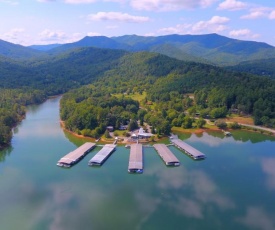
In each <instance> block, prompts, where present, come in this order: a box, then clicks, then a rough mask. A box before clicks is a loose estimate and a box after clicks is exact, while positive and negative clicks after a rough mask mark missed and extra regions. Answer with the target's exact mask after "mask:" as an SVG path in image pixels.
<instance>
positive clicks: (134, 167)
mask: <svg viewBox="0 0 275 230" xmlns="http://www.w3.org/2000/svg"><path fill="white" fill-rule="evenodd" d="M128 172H129V173H143V154H142V144H131V149H130V157H129V166H128Z"/></svg>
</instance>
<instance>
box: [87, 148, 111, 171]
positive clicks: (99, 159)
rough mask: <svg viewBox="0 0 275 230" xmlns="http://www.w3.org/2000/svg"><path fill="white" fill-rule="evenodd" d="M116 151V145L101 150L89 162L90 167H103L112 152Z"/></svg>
mask: <svg viewBox="0 0 275 230" xmlns="http://www.w3.org/2000/svg"><path fill="white" fill-rule="evenodd" d="M115 150H116V145H114V144H106V145H104V146H103V148H102V149H101V150H99V152H98V153H97V154H96V155H95V156H94V157H93V158H92V159H91V160H90V161H89V163H88V165H89V166H92V165H102V164H103V163H104V162H105V161H106V160H107V158H108V157H109V156H110V155H111V153H112V152H114V151H115Z"/></svg>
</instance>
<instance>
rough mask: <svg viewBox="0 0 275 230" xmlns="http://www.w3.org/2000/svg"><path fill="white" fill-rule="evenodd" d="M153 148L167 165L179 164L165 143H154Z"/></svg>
mask: <svg viewBox="0 0 275 230" xmlns="http://www.w3.org/2000/svg"><path fill="white" fill-rule="evenodd" d="M154 148H155V149H156V151H157V153H158V154H159V156H160V157H161V158H162V160H163V161H164V162H165V164H166V165H167V166H179V165H180V161H179V160H178V158H176V157H175V155H174V154H173V153H172V152H171V150H170V149H169V148H168V147H167V146H166V145H165V144H154Z"/></svg>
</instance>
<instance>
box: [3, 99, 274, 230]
mask: <svg viewBox="0 0 275 230" xmlns="http://www.w3.org/2000/svg"><path fill="white" fill-rule="evenodd" d="M59 99H60V98H55V99H50V100H48V101H46V102H45V103H43V104H42V105H39V106H32V107H29V109H28V112H27V118H26V119H25V120H24V121H23V122H22V123H21V124H20V125H19V126H18V127H17V128H16V129H15V134H14V138H13V140H12V147H11V148H9V149H7V150H5V151H2V152H0V177H1V178H0V229H3V230H9V229H20V230H25V229H26V230H30V229H31V230H32V229H39V230H40V229H51V230H61V229H66V230H75V229H81V230H85V229H96V230H97V229H102V230H105V229H122V230H123V229H125V230H126V229H150V230H152V229H156V230H160V229H187V230H189V229H190V230H191V229H192V230H201V229H209V230H215V229H223V230H232V229H234V230H239V229H240V230H245V229H263V230H274V229H275V218H274V216H275V205H274V204H275V138H273V137H268V136H264V135H261V134H256V133H249V132H244V131H235V132H233V136H232V137H224V136H223V135H222V134H221V133H219V132H213V133H204V134H203V135H200V136H196V135H180V138H182V139H185V141H186V142H187V143H189V144H190V145H192V146H194V147H195V148H197V149H199V150H200V151H201V152H203V153H205V154H206V156H207V158H206V159H205V160H203V161H193V160H192V159H191V158H189V157H187V156H186V155H185V154H183V153H182V152H181V151H179V150H178V149H176V148H174V147H170V149H171V150H172V152H173V153H174V154H175V155H176V157H177V158H178V159H179V160H180V161H181V166H180V167H176V168H168V167H166V166H165V165H164V163H163V162H162V160H161V159H160V157H159V156H158V155H157V153H156V151H155V150H154V149H153V148H144V173H143V174H141V175H132V174H128V172H127V168H128V159H129V149H126V148H125V147H118V148H117V151H115V152H114V153H113V154H112V155H111V157H110V158H109V159H108V160H107V161H106V162H105V164H104V165H103V166H102V167H96V168H94V167H88V165H87V164H88V161H89V160H90V159H91V158H92V157H93V156H94V155H95V154H96V153H97V151H98V150H99V149H100V147H97V148H96V149H94V150H93V151H92V152H90V153H89V154H88V155H87V156H86V157H85V158H84V159H83V160H82V161H80V162H79V163H78V164H77V165H75V166H74V167H72V168H70V169H63V168H60V167H57V166H56V163H57V161H58V160H59V159H60V158H61V157H62V156H63V155H65V154H67V153H68V152H70V151H72V150H74V149H75V148H76V147H77V146H79V145H81V144H83V143H84V142H85V140H83V139H79V138H76V137H73V136H72V135H70V134H68V133H65V132H63V130H62V129H61V128H60V125H59V114H58V112H59Z"/></svg>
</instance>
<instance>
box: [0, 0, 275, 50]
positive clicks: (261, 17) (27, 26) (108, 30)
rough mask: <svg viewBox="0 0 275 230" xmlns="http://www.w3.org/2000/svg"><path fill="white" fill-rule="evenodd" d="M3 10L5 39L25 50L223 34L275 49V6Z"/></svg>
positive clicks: (120, 1) (229, 2)
mask: <svg viewBox="0 0 275 230" xmlns="http://www.w3.org/2000/svg"><path fill="white" fill-rule="evenodd" d="M0 10H1V13H0V21H1V26H0V39H2V40H5V41H9V42H12V43H16V44H21V45H33V44H53V43H69V42H74V41H77V40H80V39H81V38H83V37H85V36H98V35H103V36H108V37H112V36H121V35H125V34H137V35H143V36H160V35H167V34H208V33H218V34H220V35H224V36H227V37H231V38H236V39H240V40H252V41H260V42H266V43H268V44H270V45H273V46H275V1H274V0H250V1H249V2H248V1H242V0H240V1H239V0H24V1H19V0H0Z"/></svg>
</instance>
